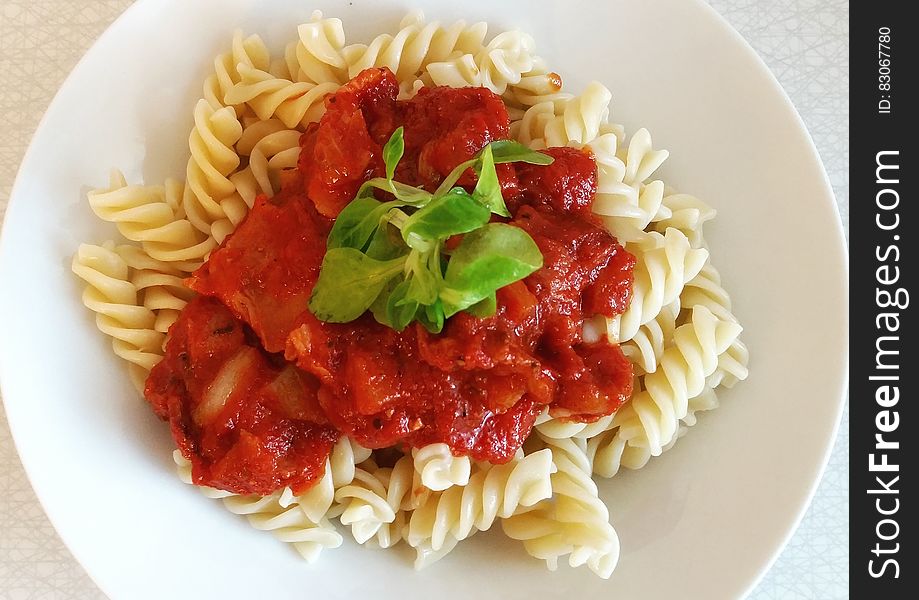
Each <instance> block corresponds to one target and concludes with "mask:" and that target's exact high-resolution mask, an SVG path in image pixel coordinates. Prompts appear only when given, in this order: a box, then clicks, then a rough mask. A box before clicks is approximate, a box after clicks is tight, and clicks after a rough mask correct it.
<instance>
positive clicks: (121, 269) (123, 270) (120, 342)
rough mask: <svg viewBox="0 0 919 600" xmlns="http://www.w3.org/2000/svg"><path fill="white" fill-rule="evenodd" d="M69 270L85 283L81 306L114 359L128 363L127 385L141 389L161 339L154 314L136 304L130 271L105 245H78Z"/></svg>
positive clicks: (155, 360) (160, 349) (156, 357)
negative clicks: (108, 340) (88, 312)
mask: <svg viewBox="0 0 919 600" xmlns="http://www.w3.org/2000/svg"><path fill="white" fill-rule="evenodd" d="M71 270H72V271H73V272H74V274H75V275H76V276H77V277H79V278H80V279H82V280H83V281H84V282H85V283H86V287H85V288H84V289H83V304H84V305H86V307H87V308H88V309H90V310H91V311H93V312H94V313H95V314H96V327H98V328H99V330H100V331H101V332H102V333H104V334H106V335H108V336H109V337H111V338H112V350H113V351H114V352H115V355H116V356H118V357H120V358H123V359H124V360H126V361H127V362H128V363H130V366H131V369H130V371H129V372H130V376H131V381H132V382H133V383H134V386H135V387H136V388H137V389H143V381H144V380H145V379H146V377H147V373H149V371H150V369H152V368H153V366H154V365H156V363H158V362H159V361H160V359H161V358H162V356H163V342H164V339H165V337H164V335H163V333H161V332H160V331H157V329H156V315H155V314H154V312H153V311H152V310H150V309H149V308H147V307H146V306H143V305H142V304H141V303H140V302H139V301H138V290H137V287H136V286H135V285H134V284H133V283H132V282H131V269H130V267H129V266H128V264H127V263H126V262H125V261H124V259H123V258H122V257H121V256H119V255H118V253H117V252H115V250H114V243H112V242H107V243H105V244H104V245H102V246H94V245H91V244H80V247H79V248H78V249H77V252H76V254H75V255H74V257H73V262H72V263H71Z"/></svg>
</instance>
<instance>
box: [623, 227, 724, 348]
mask: <svg viewBox="0 0 919 600" xmlns="http://www.w3.org/2000/svg"><path fill="white" fill-rule="evenodd" d="M627 249H628V250H630V251H632V252H633V254H635V258H636V264H635V282H634V285H633V287H632V300H631V303H630V304H629V307H628V309H626V311H625V312H624V313H622V314H621V315H617V316H616V317H614V318H613V319H610V321H609V334H610V338H611V339H613V340H616V341H618V342H619V343H623V342H627V341H629V340H630V339H632V338H633V337H635V335H636V334H637V333H638V330H639V328H641V326H642V325H644V324H645V323H648V322H650V321H652V320H653V319H654V318H656V317H657V315H659V314H660V312H661V310H662V309H663V308H664V307H665V306H667V305H668V304H671V303H672V302H674V301H675V300H677V299H678V298H679V297H680V294H681V293H682V291H683V287H684V286H685V285H686V283H687V282H688V281H690V280H691V279H692V278H693V277H695V276H696V275H697V274H698V272H699V271H700V270H701V269H702V267H703V265H704V264H705V261H706V260H707V259H708V251H707V250H705V249H702V248H693V247H692V246H691V244H690V243H689V240H688V239H687V238H686V236H685V235H683V234H682V233H681V232H680V231H679V230H677V229H668V230H667V232H666V233H664V234H663V235H662V234H659V233H656V232H654V233H651V234H649V235H648V237H647V238H646V239H645V240H644V241H642V242H639V243H637V244H635V245H628V246H627Z"/></svg>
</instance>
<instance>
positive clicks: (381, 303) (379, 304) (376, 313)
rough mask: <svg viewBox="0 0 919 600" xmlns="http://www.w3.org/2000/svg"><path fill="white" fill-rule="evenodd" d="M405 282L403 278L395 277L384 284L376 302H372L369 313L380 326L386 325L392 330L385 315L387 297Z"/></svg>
mask: <svg viewBox="0 0 919 600" xmlns="http://www.w3.org/2000/svg"><path fill="white" fill-rule="evenodd" d="M403 281H405V277H404V276H401V275H397V276H396V277H393V278H392V279H390V280H389V281H387V282H386V285H384V286H383V289H382V290H380V293H379V294H378V295H377V297H376V300H374V301H373V304H371V305H370V309H369V310H370V312H371V313H372V314H373V318H374V319H376V320H377V323H380V324H381V325H386V326H387V327H389V328H390V329H392V322H391V321H390V320H389V317H388V316H387V315H386V305H387V303H388V302H389V296H390V294H392V292H393V290H394V289H396V286H398V285H399V284H400V283H402V282H403Z"/></svg>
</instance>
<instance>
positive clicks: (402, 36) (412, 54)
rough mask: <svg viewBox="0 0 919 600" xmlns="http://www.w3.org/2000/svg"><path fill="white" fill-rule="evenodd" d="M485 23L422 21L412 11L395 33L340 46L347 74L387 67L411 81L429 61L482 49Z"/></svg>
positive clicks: (446, 58) (421, 71)
mask: <svg viewBox="0 0 919 600" xmlns="http://www.w3.org/2000/svg"><path fill="white" fill-rule="evenodd" d="M487 28H488V26H487V25H486V24H485V23H475V24H473V25H471V26H467V25H466V23H465V22H464V21H457V22H456V23H454V24H453V25H451V26H449V27H443V26H441V25H440V23H438V22H436V21H435V22H433V23H425V22H424V14H423V13H422V12H420V11H415V12H413V13H410V14H409V15H407V16H406V17H405V18H404V19H402V22H401V23H400V24H399V31H398V32H397V33H396V34H395V35H392V36H391V35H389V34H386V33H384V34H381V35H378V36H377V37H376V38H374V39H373V41H371V42H370V44H368V45H364V44H352V45H350V46H347V47H346V48H344V50H343V55H344V58H345V62H346V63H347V64H348V75H349V76H350V77H354V76H355V75H357V74H358V73H360V72H361V71H363V70H364V69H367V68H370V67H388V68H389V69H390V70H391V71H392V72H393V73H395V74H396V77H397V78H398V79H399V81H400V82H408V84H409V85H411V83H412V82H413V81H414V80H416V79H418V78H419V77H421V75H422V74H423V73H424V72H425V70H426V69H427V67H428V66H429V65H430V64H432V63H440V62H443V61H446V60H448V59H450V58H451V57H452V56H454V55H455V54H460V55H467V54H474V53H477V52H479V51H481V50H482V48H483V40H484V39H485V34H486V32H487Z"/></svg>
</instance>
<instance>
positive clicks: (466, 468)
mask: <svg viewBox="0 0 919 600" xmlns="http://www.w3.org/2000/svg"><path fill="white" fill-rule="evenodd" d="M412 460H413V461H414V467H415V472H416V473H417V474H418V475H419V476H420V478H421V484H422V485H423V486H424V487H426V488H427V489H429V490H433V491H436V492H441V491H443V490H445V489H447V488H448V487H450V486H453V485H466V484H467V483H469V475H470V472H471V464H472V463H471V461H470V460H469V457H468V456H453V452H452V451H451V450H450V446H448V445H447V444H444V443H438V444H428V445H427V446H424V447H422V448H413V449H412Z"/></svg>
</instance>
